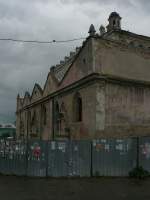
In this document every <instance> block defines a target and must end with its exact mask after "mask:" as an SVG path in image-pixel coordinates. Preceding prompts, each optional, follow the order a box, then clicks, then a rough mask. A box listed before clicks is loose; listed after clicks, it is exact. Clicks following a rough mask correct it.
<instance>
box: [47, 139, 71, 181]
mask: <svg viewBox="0 0 150 200" xmlns="http://www.w3.org/2000/svg"><path fill="white" fill-rule="evenodd" d="M68 151H69V143H68V142H67V141H50V142H49V144H48V176H51V177H66V176H68V169H67V168H68V166H67V163H68Z"/></svg>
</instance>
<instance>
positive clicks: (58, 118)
mask: <svg viewBox="0 0 150 200" xmlns="http://www.w3.org/2000/svg"><path fill="white" fill-rule="evenodd" d="M59 113H60V111H59V104H58V102H56V103H55V127H56V134H59V132H60V117H59Z"/></svg>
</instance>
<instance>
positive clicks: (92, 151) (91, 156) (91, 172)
mask: <svg viewBox="0 0 150 200" xmlns="http://www.w3.org/2000/svg"><path fill="white" fill-rule="evenodd" d="M90 143H91V177H93V141H91V142H90Z"/></svg>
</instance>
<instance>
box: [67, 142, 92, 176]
mask: <svg viewBox="0 0 150 200" xmlns="http://www.w3.org/2000/svg"><path fill="white" fill-rule="evenodd" d="M69 149H70V151H69V160H68V161H69V162H68V169H69V176H80V177H89V176H90V175H91V142H89V141H71V142H70V148H69Z"/></svg>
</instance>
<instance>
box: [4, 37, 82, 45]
mask: <svg viewBox="0 0 150 200" xmlns="http://www.w3.org/2000/svg"><path fill="white" fill-rule="evenodd" d="M84 39H86V38H85V37H81V38H74V39H70V40H52V41H40V40H21V39H13V38H0V41H11V42H20V43H38V44H52V43H67V42H73V41H78V40H84Z"/></svg>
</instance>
